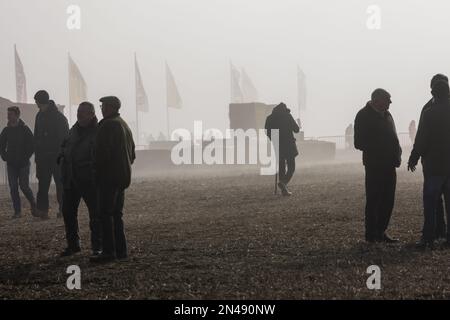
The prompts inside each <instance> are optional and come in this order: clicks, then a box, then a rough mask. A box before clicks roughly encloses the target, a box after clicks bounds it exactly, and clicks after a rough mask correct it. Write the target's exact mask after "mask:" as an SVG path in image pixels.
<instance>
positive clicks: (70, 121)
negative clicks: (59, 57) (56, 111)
mask: <svg viewBox="0 0 450 320" xmlns="http://www.w3.org/2000/svg"><path fill="white" fill-rule="evenodd" d="M67 57H68V59H67V65H68V69H69V103H68V104H67V106H68V107H69V110H68V112H69V127H70V126H72V99H71V90H72V88H71V87H70V83H71V81H70V59H71V58H70V52H68V53H67Z"/></svg>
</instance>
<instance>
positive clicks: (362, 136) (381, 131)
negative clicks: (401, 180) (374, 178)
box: [354, 102, 402, 168]
mask: <svg viewBox="0 0 450 320" xmlns="http://www.w3.org/2000/svg"><path fill="white" fill-rule="evenodd" d="M354 128H355V129H354V130H355V136H354V143H355V148H356V149H358V150H361V151H362V152H363V164H364V166H366V167H371V168H394V167H396V168H398V167H400V164H401V156H402V148H401V147H400V143H399V140H398V136H397V131H396V128H395V123H394V119H393V118H392V115H391V114H390V112H389V111H386V112H384V113H383V114H381V113H379V112H377V111H376V110H375V109H374V108H373V107H372V106H371V105H370V102H369V103H367V105H366V106H365V107H364V108H362V109H361V110H360V111H359V112H358V114H357V115H356V118H355V126H354Z"/></svg>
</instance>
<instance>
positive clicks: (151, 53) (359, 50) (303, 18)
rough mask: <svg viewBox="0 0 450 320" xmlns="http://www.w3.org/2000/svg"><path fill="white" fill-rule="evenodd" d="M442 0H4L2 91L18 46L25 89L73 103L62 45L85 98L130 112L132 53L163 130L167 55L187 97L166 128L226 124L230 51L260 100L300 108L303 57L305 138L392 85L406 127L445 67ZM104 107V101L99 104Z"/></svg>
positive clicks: (343, 122)
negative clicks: (377, 24) (76, 12)
mask: <svg viewBox="0 0 450 320" xmlns="http://www.w3.org/2000/svg"><path fill="white" fill-rule="evenodd" d="M72 4H74V5H79V6H80V7H81V21H82V25H81V30H74V31H70V30H68V29H67V27H66V21H67V18H68V14H67V13H66V9H67V7H68V6H69V5H72ZM373 4H376V5H378V6H379V7H380V8H381V10H382V15H381V18H382V20H381V21H382V24H381V29H380V30H369V29H368V28H367V26H366V21H367V18H368V14H367V13H366V10H367V8H368V6H369V5H373ZM449 8H450V4H449V3H448V2H445V1H443V0H433V1H428V2H426V3H425V1H418V0H415V1H406V0H399V1H395V3H394V2H393V1H387V0H379V1H377V2H376V3H373V2H372V1H364V0H363V1H361V0H358V1H356V0H344V1H339V2H337V1H331V0H328V1H325V0H322V1H293V0H283V1H274V0H272V1H268V0H245V1H238V0H228V1H225V0H195V1H191V2H186V1H181V0H150V1H149V0H146V1H144V0H134V1H123V0H116V1H106V0H91V1H87V0H78V1H75V0H74V1H65V0H64V1H56V0H40V1H39V2H38V1H29V0H26V1H25V0H15V1H10V0H0V12H1V13H0V27H1V30H2V42H1V43H0V70H1V74H2V77H1V78H0V96H2V97H5V98H7V99H10V100H15V96H16V92H15V76H14V51H13V48H14V44H17V49H18V51H19V54H20V57H21V59H22V62H23V65H24V68H25V73H26V76H27V86H28V99H29V100H31V98H32V96H33V94H34V92H36V91H37V90H38V89H42V88H45V89H47V90H48V91H49V92H50V94H51V95H52V97H53V98H54V100H55V101H56V102H57V103H60V104H65V105H67V104H68V100H69V99H68V96H69V93H68V74H67V73H68V71H67V69H68V68H67V54H68V52H70V53H71V56H72V58H73V59H74V60H75V62H76V63H77V65H78V67H79V68H80V70H81V72H82V74H83V76H84V78H85V80H86V82H87V85H88V89H89V91H88V98H89V100H90V101H92V102H94V104H95V105H96V106H98V105H99V102H98V99H99V98H100V97H101V96H104V95H111V94H113V95H117V96H118V97H120V98H121V100H122V102H123V105H124V107H123V110H122V113H123V115H124V117H125V118H126V120H127V121H129V122H133V121H134V119H135V114H134V110H135V87H134V86H135V84H134V53H135V52H136V53H137V57H138V61H139V64H140V71H141V74H142V78H143V81H144V86H145V89H146V91H147V94H148V97H149V102H150V112H149V113H148V114H145V115H144V114H140V122H141V123H140V127H141V130H142V131H143V132H146V133H152V134H153V135H157V134H158V133H159V132H160V131H162V132H164V133H165V132H166V110H165V95H166V91H165V69H164V68H165V62H166V61H167V63H168V64H169V65H170V67H171V69H172V71H173V73H174V76H175V78H176V81H177V84H178V88H179V91H180V94H181V97H182V99H183V102H184V105H183V109H181V110H174V109H172V110H170V116H171V127H172V129H175V128H181V127H183V128H188V129H191V128H192V127H193V123H194V121H195V120H203V121H204V123H205V127H207V128H208V127H214V128H219V129H225V128H227V127H228V123H229V119H228V104H229V102H230V65H229V63H230V61H232V62H233V63H234V64H235V65H236V66H238V67H244V68H245V69H246V71H247V73H248V74H249V75H250V77H251V79H252V80H253V82H254V84H255V86H256V88H257V89H258V91H259V95H260V100H261V101H260V102H263V103H267V104H273V103H278V102H280V101H284V102H286V103H287V104H288V106H289V107H290V108H291V109H292V110H293V113H294V115H295V116H297V114H298V108H297V66H300V67H301V68H302V69H303V70H304V72H305V74H306V76H307V87H308V93H307V95H308V100H307V103H308V110H307V111H306V113H305V114H304V115H303V123H304V129H305V132H306V136H323V135H341V134H343V133H344V130H345V127H346V126H347V125H348V124H349V123H351V122H353V120H354V116H355V114H356V112H357V111H358V109H360V108H361V107H362V106H364V104H365V103H366V102H367V101H368V100H369V97H370V93H371V92H372V90H373V89H375V88H377V87H383V88H385V89H387V90H388V91H390V92H391V94H392V101H393V104H392V106H391V112H392V114H393V116H394V118H395V120H396V123H397V130H398V131H399V132H404V131H407V127H408V124H409V122H410V121H411V120H413V119H415V120H417V118H418V116H419V113H420V109H421V107H422V106H423V105H424V104H425V103H426V101H427V100H428V99H429V97H430V89H429V81H430V78H431V76H432V75H434V74H435V73H438V72H440V73H447V74H450V63H449V61H447V57H448V56H449V53H450V44H448V42H447V41H445V40H443V39H445V35H446V27H447V25H448V22H447V17H446V15H447V12H448V9H449ZM97 109H98V108H97ZM97 111H98V110H97Z"/></svg>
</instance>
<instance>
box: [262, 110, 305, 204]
mask: <svg viewBox="0 0 450 320" xmlns="http://www.w3.org/2000/svg"><path fill="white" fill-rule="evenodd" d="M265 129H266V131H267V135H268V137H269V139H272V135H271V130H274V129H278V130H279V131H278V132H279V156H278V161H279V170H278V171H279V173H278V174H279V180H280V182H279V183H278V187H279V188H280V189H281V192H282V194H283V196H290V195H292V193H291V192H290V191H289V189H288V188H287V185H288V184H289V182H290V181H291V179H292V177H293V175H294V172H295V158H296V157H297V156H298V149H297V144H296V139H295V138H294V132H295V133H299V132H300V127H299V125H298V124H297V122H296V121H295V120H294V118H293V117H292V115H291V110H289V109H288V108H287V106H286V105H285V104H284V103H280V104H279V105H278V106H276V107H275V108H274V109H273V111H272V114H271V115H269V116H268V117H267V119H266V125H265Z"/></svg>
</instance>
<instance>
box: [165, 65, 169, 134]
mask: <svg viewBox="0 0 450 320" xmlns="http://www.w3.org/2000/svg"><path fill="white" fill-rule="evenodd" d="M168 86H169V66H168V64H167V61H166V119H167V141H170V120H169V115H170V114H169V87H168Z"/></svg>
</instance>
